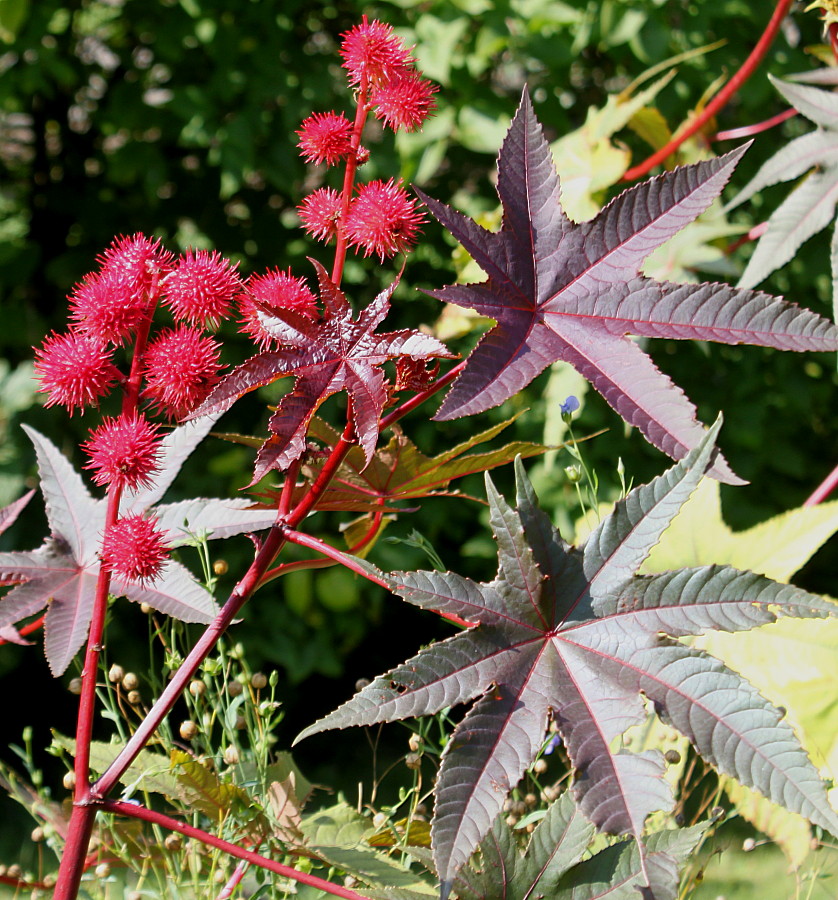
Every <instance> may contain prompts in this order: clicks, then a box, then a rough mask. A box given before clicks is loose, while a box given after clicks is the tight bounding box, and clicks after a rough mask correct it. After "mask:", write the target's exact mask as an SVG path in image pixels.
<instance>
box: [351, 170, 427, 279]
mask: <svg viewBox="0 0 838 900" xmlns="http://www.w3.org/2000/svg"><path fill="white" fill-rule="evenodd" d="M423 221H424V219H423V217H422V214H421V213H419V212H417V211H416V201H415V200H414V199H413V198H412V197H410V195H409V194H408V193H407V191H406V190H405V189H404V188H403V187H402V183H401V181H394V180H393V179H392V178H391V179H390V180H389V181H371V182H369V184H365V185H362V186H361V187H360V188H359V190H358V196H357V197H355V199H354V200H353V201H352V203H351V204H350V206H349V212H348V213H347V216H346V224H345V227H346V235H347V237H348V239H349V243H350V245H351V246H353V247H357V248H359V249H363V251H364V256H370V255H371V254H375V255H376V256H378V257H379V258H380V259H381V261H382V262H383V261H384V259H385V257H388V256H395V255H396V253H400V252H406V251H407V250H409V249H410V248H411V247H412V246H413V244H414V243H415V242H416V236H417V234H418V231H419V226H420V225H421V224H422V222H423Z"/></svg>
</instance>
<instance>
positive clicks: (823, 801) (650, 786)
mask: <svg viewBox="0 0 838 900" xmlns="http://www.w3.org/2000/svg"><path fill="white" fill-rule="evenodd" d="M717 431H718V426H715V427H714V428H712V429H711V430H710V431H709V432H708V433H707V434H706V436H705V438H704V440H702V441H701V442H700V443H699V445H698V447H696V448H695V449H694V450H693V451H691V452H690V453H689V454H688V455H687V457H686V458H685V459H684V460H682V461H681V462H680V463H678V464H677V465H675V466H674V467H673V468H672V469H670V470H669V471H668V472H666V473H664V474H663V475H661V476H660V477H659V478H656V479H655V480H654V481H652V482H651V483H649V484H647V485H642V486H641V487H639V488H637V489H635V490H634V491H632V492H631V493H629V495H628V496H627V497H626V498H625V500H623V501H621V502H620V503H618V504H617V506H616V508H615V510H614V512H613V513H612V514H611V515H610V516H609V517H607V518H606V519H604V520H603V522H602V523H601V525H600V526H599V527H598V528H597V529H596V531H594V532H593V533H592V535H591V537H590V538H589V539H588V542H587V544H586V545H585V546H584V547H581V548H574V547H569V546H568V545H567V544H566V543H565V542H564V541H563V540H562V539H561V536H560V535H559V534H558V532H557V531H556V530H555V528H554V527H553V526H552V524H551V523H550V521H549V520H548V518H547V516H546V515H545V514H544V513H543V512H542V511H541V510H540V509H539V508H538V506H537V501H536V498H535V495H534V493H533V490H532V486H531V485H530V483H529V481H528V480H527V478H526V476H525V475H524V472H523V467H522V466H521V464H520V462H517V463H516V474H517V483H518V498H517V508H516V509H511V508H510V507H509V506H508V505H507V504H506V502H505V501H504V500H503V498H502V497H501V496H500V495H499V494H498V493H497V492H496V491H495V489H494V487H493V485H492V483H491V481H490V480H489V479H488V477H487V490H488V495H489V504H490V513H491V524H492V529H493V533H494V536H495V541H496V543H497V546H498V562H499V567H498V572H497V575H496V577H495V579H494V580H493V581H490V582H475V581H471V580H470V579H467V578H463V577H461V576H459V575H456V574H454V573H450V572H446V573H440V572H394V573H393V574H392V575H391V576H389V579H390V582H391V584H392V587H393V590H394V591H395V592H396V593H398V594H400V595H401V596H402V597H404V599H405V600H407V601H408V602H410V603H413V604H415V605H417V606H420V607H422V608H424V609H431V610H437V611H441V612H446V613H454V614H456V615H457V616H459V617H460V618H461V619H464V620H465V621H467V622H472V623H475V624H474V626H473V627H472V628H470V629H468V630H466V631H464V632H461V633H459V634H457V635H455V636H454V637H451V638H449V639H447V640H445V641H442V642H440V643H437V644H433V645H431V646H430V647H427V648H425V649H423V650H422V651H420V652H419V654H418V655H416V656H415V657H413V658H412V659H410V660H408V661H407V662H406V663H404V664H403V665H401V666H398V667H397V668H395V669H393V670H392V671H390V672H388V673H387V674H385V675H382V676H380V677H379V678H376V679H375V680H374V681H373V682H372V683H371V684H370V685H369V686H368V687H366V688H364V689H363V690H362V691H360V692H359V693H358V694H356V695H355V697H353V698H352V699H351V700H349V701H348V702H347V703H345V704H344V705H343V706H341V707H340V708H339V709H337V710H335V711H334V712H332V713H330V714H329V715H327V716H326V717H325V718H324V719H322V720H321V721H319V722H317V723H315V724H314V725H311V726H310V727H309V728H307V729H305V731H303V732H302V734H301V735H300V737H299V738H298V740H299V739H301V738H303V737H306V736H308V735H312V734H316V733H317V732H320V731H324V730H327V729H330V728H343V727H346V726H350V725H371V724H374V723H377V722H386V721H392V720H394V719H404V718H407V717H410V716H419V715H433V714H435V713H437V712H439V711H440V710H442V709H444V708H445V707H448V706H451V705H453V704H456V703H465V702H468V701H470V700H476V703H475V705H474V706H473V708H472V709H471V710H470V712H469V713H468V714H467V715H466V716H465V718H464V719H463V720H462V722H460V724H459V725H458V726H457V727H456V728H455V730H454V732H453V734H452V735H451V737H450V739H449V741H448V743H447V745H446V748H445V752H444V753H443V756H442V762H441V765H440V770H439V776H438V779H437V785H436V803H435V813H434V820H433V824H432V839H433V845H434V857H435V861H436V866H437V871H438V874H439V877H440V880H441V882H442V887H443V896H444V895H445V894H447V892H448V890H449V889H450V887H451V884H452V881H453V879H454V878H455V877H456V874H457V872H458V871H459V870H460V868H461V867H462V866H463V864H464V863H465V862H466V860H467V859H468V858H469V856H470V854H471V853H472V851H473V850H474V848H475V847H476V846H477V844H478V843H479V842H480V841H481V840H482V839H483V837H484V836H485V835H486V834H487V833H488V831H489V829H490V828H491V827H492V822H493V821H494V819H495V817H496V816H497V814H498V813H499V812H500V811H501V808H502V805H503V802H504V799H505V796H506V793H507V792H508V791H509V790H510V789H511V788H513V787H514V786H515V784H516V783H517V781H518V780H519V779H520V777H521V776H522V774H523V773H524V771H525V770H526V768H527V767H528V766H529V765H530V764H531V763H532V761H533V759H534V758H535V756H536V755H537V753H538V751H539V749H540V748H541V747H542V746H543V742H544V737H545V732H546V729H547V725H548V720H549V719H550V718H551V717H552V719H553V721H554V722H555V724H556V726H557V727H558V732H559V734H560V736H561V738H562V740H563V742H564V744H565V747H566V749H567V753H568V756H569V757H570V760H571V762H572V764H573V766H574V769H575V776H574V792H575V794H576V798H577V800H578V802H579V805H580V808H581V810H582V812H583V813H584V814H585V815H586V816H587V817H588V819H590V821H591V822H593V823H594V824H595V825H596V826H597V827H598V828H600V829H601V830H603V831H608V832H611V833H617V834H631V835H633V836H634V837H635V838H636V840H637V841H638V845H639V847H640V854H641V858H640V870H641V873H642V879H643V880H644V881H645V884H646V888H647V890H646V896H648V897H653V896H654V897H659V898H660V897H668V896H674V889H675V885H674V881H673V879H674V878H675V875H676V866H675V865H674V863H673V862H672V860H671V859H668V858H667V856H666V854H663V855H657V853H656V852H647V850H646V849H644V843H643V829H644V823H645V820H646V818H647V816H648V815H649V813H651V812H652V811H654V810H658V809H669V808H670V807H671V804H672V795H671V793H670V789H669V787H668V785H667V783H666V781H665V780H664V778H663V772H664V761H663V758H662V755H661V754H660V753H659V752H658V751H647V752H643V753H631V752H629V751H628V750H627V749H625V748H624V747H621V746H620V744H621V741H620V737H621V735H622V734H623V733H624V732H625V731H626V729H628V728H629V727H631V726H634V725H637V724H639V723H641V722H643V721H644V720H645V718H646V716H647V706H646V702H645V701H648V702H650V703H651V706H652V707H653V708H654V710H655V712H657V713H658V715H659V716H660V717H661V718H663V719H664V720H665V721H667V722H668V723H670V724H672V725H673V726H674V727H675V728H677V729H679V730H680V731H681V732H682V733H683V734H685V735H686V736H687V737H688V738H689V739H690V740H691V741H692V742H693V744H694V746H695V748H696V750H697V751H698V753H699V754H700V755H702V756H703V757H704V758H705V759H706V760H708V761H709V762H711V763H712V764H713V765H715V766H716V767H717V768H718V769H719V770H720V771H721V772H724V773H726V774H728V775H731V776H733V777H734V778H737V779H739V780H740V781H741V782H742V783H743V784H746V785H748V786H750V787H753V788H756V789H757V790H759V791H761V792H762V793H764V794H765V795H766V796H768V797H769V798H771V799H772V800H774V801H775V802H777V803H781V804H783V805H784V806H786V807H787V808H788V809H791V810H794V811H796V812H799V813H801V814H802V815H804V816H806V817H808V818H809V819H811V821H813V822H815V823H817V824H819V825H821V826H822V827H824V828H826V829H828V830H830V831H831V832H833V833H838V815H836V813H835V812H834V811H833V809H832V808H831V806H830V804H829V802H828V800H827V796H826V788H825V786H824V784H823V783H822V781H821V779H820V777H819V776H818V773H817V770H816V769H815V768H814V767H813V766H812V764H811V763H810V762H809V759H808V757H807V756H806V753H805V751H804V750H803V749H802V748H801V746H800V744H799V743H798V741H797V739H796V737H795V735H794V732H793V731H792V729H791V727H790V726H789V725H788V724H787V723H786V722H785V721H784V719H783V713H782V712H781V711H780V710H778V709H776V708H775V707H774V706H772V705H771V704H770V703H769V702H768V701H767V700H765V699H764V698H763V697H761V696H760V695H759V694H758V692H757V691H756V689H755V688H754V687H753V686H751V685H750V684H749V683H748V682H747V681H745V680H744V679H743V678H742V677H741V676H740V675H738V674H737V673H736V672H733V671H732V670H730V669H728V668H727V667H725V666H724V664H723V663H721V662H720V661H718V660H717V659H714V658H713V657H711V656H709V655H707V654H706V653H704V652H702V651H700V650H696V649H693V648H691V647H689V646H686V645H682V644H680V643H677V642H676V641H675V640H674V639H675V638H677V637H679V636H681V635H686V634H698V633H700V632H702V631H704V630H707V629H709V628H716V629H723V630H727V631H742V630H746V629H749V628H753V627H755V626H756V625H761V624H764V623H767V622H771V621H774V620H775V619H776V618H777V617H779V616H795V617H800V618H826V617H834V616H838V606H836V604H834V603H832V602H830V601H828V600H825V599H823V598H821V597H817V596H815V595H812V594H809V593H807V592H806V591H802V590H800V589H799V588H796V587H793V586H791V585H785V584H779V583H777V582H774V581H771V580H770V579H768V578H764V577H762V576H758V575H754V574H753V573H750V572H740V571H738V570H736V569H733V568H731V567H728V566H714V567H706V568H701V569H688V570H680V571H677V572H669V573H666V574H664V575H659V576H652V577H644V576H637V575H635V574H634V573H635V572H636V571H637V568H638V567H639V566H640V565H641V564H642V563H643V561H644V560H645V558H646V556H647V555H648V553H649V551H650V550H651V548H652V547H653V546H654V545H655V544H656V543H657V541H658V540H659V538H660V535H661V534H662V532H663V531H664V530H665V529H666V528H667V527H668V525H669V523H670V522H671V521H672V519H673V518H674V517H675V515H676V514H677V513H678V511H679V509H680V508H681V506H682V505H683V504H684V503H685V502H686V500H687V499H688V497H689V495H690V494H691V492H692V491H693V490H694V489H695V487H696V485H697V484H698V483H699V481H700V479H701V477H702V475H703V474H704V473H705V472H707V471H709V470H710V469H711V468H712V466H713V462H714V457H715V455H716V451H715V449H714V440H715V437H716V433H717ZM384 577H385V578H386V577H387V576H384ZM667 873H668V874H667ZM667 879H668V880H669V881H671V882H673V883H672V884H670V885H669V886H668V887H667V886H666V884H664V882H666V881H667Z"/></svg>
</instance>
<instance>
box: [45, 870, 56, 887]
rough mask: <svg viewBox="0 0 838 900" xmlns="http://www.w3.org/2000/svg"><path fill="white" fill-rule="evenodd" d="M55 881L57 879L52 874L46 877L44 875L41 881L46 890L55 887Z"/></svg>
mask: <svg viewBox="0 0 838 900" xmlns="http://www.w3.org/2000/svg"><path fill="white" fill-rule="evenodd" d="M57 880H58V879H57V878H56V877H55V875H53V874H52V872H50V873H49V874H48V875H44V877H43V879H42V884H43V885H44V887H45V888H46V889H47V890H49V889H50V888H54V887H55V882H56V881H57Z"/></svg>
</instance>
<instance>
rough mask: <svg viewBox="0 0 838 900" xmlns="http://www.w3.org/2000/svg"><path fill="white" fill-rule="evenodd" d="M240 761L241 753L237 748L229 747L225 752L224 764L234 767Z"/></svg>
mask: <svg viewBox="0 0 838 900" xmlns="http://www.w3.org/2000/svg"><path fill="white" fill-rule="evenodd" d="M238 761H239V751H238V749H237V748H236V747H228V748H227V749H226V750H225V751H224V762H225V763H227V765H228V766H234V765H236V763H237V762H238Z"/></svg>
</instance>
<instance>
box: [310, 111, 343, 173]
mask: <svg viewBox="0 0 838 900" xmlns="http://www.w3.org/2000/svg"><path fill="white" fill-rule="evenodd" d="M297 134H298V135H299V136H300V140H299V141H298V142H297V146H298V147H299V148H300V151H301V152H300V155H301V156H302V157H303V159H304V160H305V161H306V162H309V163H314V164H315V165H322V164H324V163H325V164H326V165H327V166H334V165H337V164H338V163H339V162H341V160H344V159H346V157H347V156H349V155H350V154H351V153H352V145H351V143H350V138H351V135H352V123H351V122H350V121H349V119H347V118H346V116H344V115H342V114H340V113H336V112H334V111H332V112H327V113H313V114H312V115H310V116H309V117H308V118H307V119H306V120H305V121H304V122H303V123H302V125H300V128H299V130H298V131H297Z"/></svg>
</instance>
